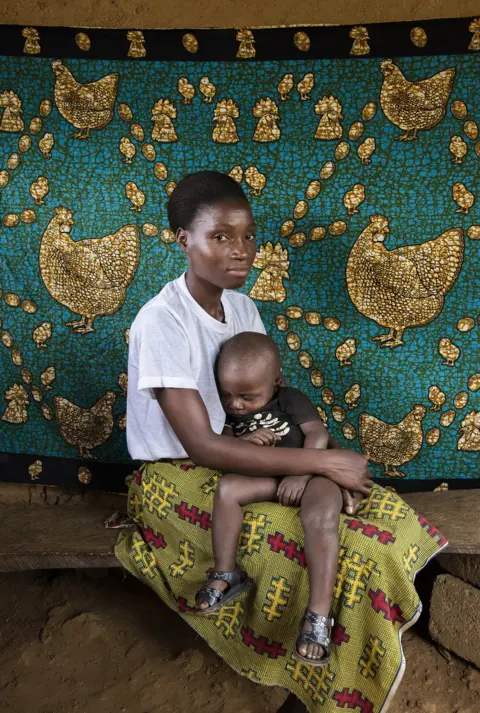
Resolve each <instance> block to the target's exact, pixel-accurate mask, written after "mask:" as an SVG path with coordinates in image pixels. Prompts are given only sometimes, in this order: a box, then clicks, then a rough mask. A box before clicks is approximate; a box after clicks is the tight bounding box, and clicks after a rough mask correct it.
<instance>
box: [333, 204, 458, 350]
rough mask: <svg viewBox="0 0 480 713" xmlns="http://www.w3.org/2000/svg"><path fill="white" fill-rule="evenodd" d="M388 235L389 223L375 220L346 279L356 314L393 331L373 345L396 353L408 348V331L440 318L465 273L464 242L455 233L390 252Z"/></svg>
mask: <svg viewBox="0 0 480 713" xmlns="http://www.w3.org/2000/svg"><path fill="white" fill-rule="evenodd" d="M389 232H390V228H389V221H388V218H386V217H385V216H384V215H373V216H371V217H370V222H369V224H368V225H367V227H366V228H365V229H364V230H363V231H362V233H360V235H359V237H358V238H357V240H356V242H355V244H354V245H353V247H352V250H351V252H350V255H349V258H348V262H347V269H346V279H347V289H348V293H349V295H350V299H351V300H352V302H353V304H354V305H355V307H356V308H357V310H358V311H359V312H360V313H361V314H363V315H364V316H365V317H368V318H369V319H372V320H374V321H375V322H377V324H379V325H381V326H382V327H388V328H389V332H388V334H382V335H379V336H377V337H374V338H373V339H374V341H378V342H381V343H382V346H387V347H390V348H391V349H393V348H394V347H398V346H400V345H401V344H404V342H403V339H402V338H403V333H404V332H405V329H407V328H408V327H419V326H422V325H424V324H428V323H429V322H431V321H432V320H433V319H435V317H437V316H438V315H439V314H440V312H441V310H442V308H443V304H444V300H445V294H446V293H447V292H448V290H449V289H450V288H451V287H452V285H453V283H454V282H455V280H456V279H457V277H458V275H459V273H460V269H461V267H462V262H463V252H464V238H463V231H462V230H461V228H453V229H452V230H447V231H446V232H445V233H443V234H442V235H440V236H439V237H438V238H435V239H434V240H429V241H427V242H425V243H421V244H420V245H406V246H404V247H400V248H396V249H395V250H387V248H386V247H385V245H384V241H385V239H386V237H387V235H388V233H389Z"/></svg>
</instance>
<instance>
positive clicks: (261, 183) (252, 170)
mask: <svg viewBox="0 0 480 713" xmlns="http://www.w3.org/2000/svg"><path fill="white" fill-rule="evenodd" d="M245 180H246V182H247V185H248V186H249V187H250V193H251V194H252V195H253V196H261V195H262V191H263V189H264V188H265V184H266V182H267V177H266V176H264V175H263V173H260V171H259V170H258V169H257V168H256V167H255V166H249V167H248V168H247V170H246V171H245Z"/></svg>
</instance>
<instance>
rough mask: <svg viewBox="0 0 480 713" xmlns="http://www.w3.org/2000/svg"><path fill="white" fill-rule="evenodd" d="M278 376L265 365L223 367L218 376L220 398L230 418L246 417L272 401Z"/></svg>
mask: <svg viewBox="0 0 480 713" xmlns="http://www.w3.org/2000/svg"><path fill="white" fill-rule="evenodd" d="M277 376H278V375H277V374H275V373H272V370H271V369H268V368H265V365H264V364H259V365H258V366H253V367H252V366H250V367H248V368H245V369H242V368H241V367H240V366H238V365H236V364H235V365H222V368H221V369H220V372H219V374H218V382H219V387H220V398H221V399H222V404H223V408H224V409H225V412H226V413H227V414H229V415H230V416H244V415H246V414H249V413H252V412H253V411H261V409H262V408H263V407H264V406H265V405H266V404H268V402H269V401H271V400H272V397H273V394H274V392H275V387H276V385H277V380H278V379H277Z"/></svg>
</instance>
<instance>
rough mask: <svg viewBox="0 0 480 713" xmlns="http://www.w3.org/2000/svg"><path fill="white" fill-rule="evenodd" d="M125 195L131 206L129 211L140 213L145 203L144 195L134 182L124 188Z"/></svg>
mask: <svg viewBox="0 0 480 713" xmlns="http://www.w3.org/2000/svg"><path fill="white" fill-rule="evenodd" d="M125 194H126V196H127V198H128V200H129V201H130V203H131V204H132V205H131V206H130V210H136V211H140V210H142V207H143V204H144V203H145V193H144V192H143V191H142V190H140V188H139V187H138V186H137V184H136V183H135V182H134V181H129V182H128V183H127V184H126V186H125Z"/></svg>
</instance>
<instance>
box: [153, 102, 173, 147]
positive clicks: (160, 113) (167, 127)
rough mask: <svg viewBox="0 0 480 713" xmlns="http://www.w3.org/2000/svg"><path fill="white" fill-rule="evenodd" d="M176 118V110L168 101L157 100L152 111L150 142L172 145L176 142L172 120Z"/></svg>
mask: <svg viewBox="0 0 480 713" xmlns="http://www.w3.org/2000/svg"><path fill="white" fill-rule="evenodd" d="M176 118H177V110H176V108H175V107H174V105H173V104H172V103H171V102H170V101H169V100H168V99H159V100H158V101H157V102H155V104H154V106H153V109H152V121H153V129H152V141H160V142H161V143H164V144H167V143H173V142H174V141H178V136H177V132H176V131H175V127H174V126H173V122H172V119H176Z"/></svg>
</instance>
